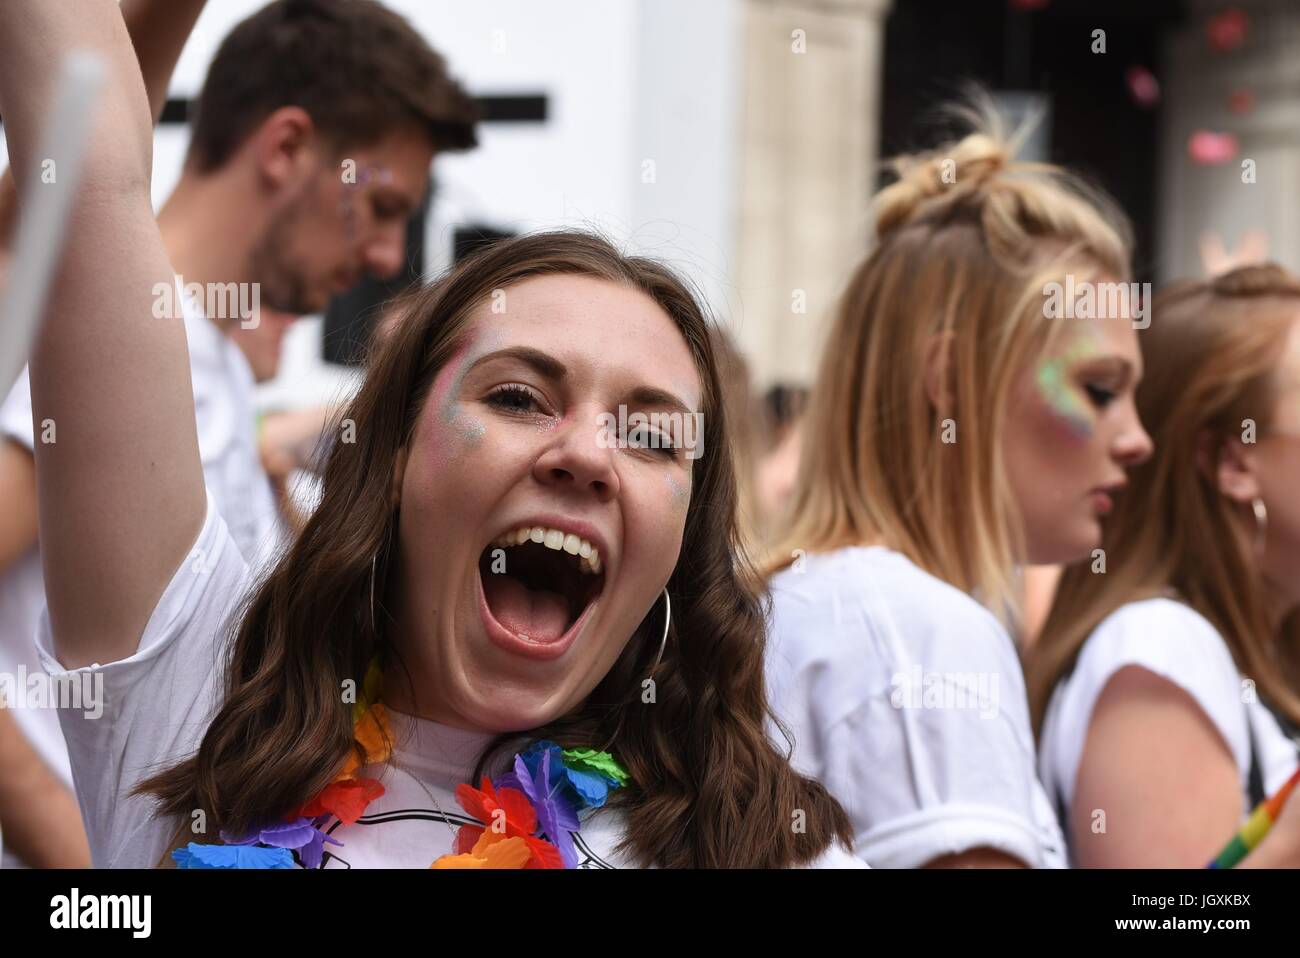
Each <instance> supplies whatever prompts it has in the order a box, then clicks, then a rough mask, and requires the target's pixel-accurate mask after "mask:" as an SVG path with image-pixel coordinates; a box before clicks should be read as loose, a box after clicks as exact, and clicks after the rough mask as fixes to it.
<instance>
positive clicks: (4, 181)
mask: <svg viewBox="0 0 1300 958" xmlns="http://www.w3.org/2000/svg"><path fill="white" fill-rule="evenodd" d="M205 6H207V0H122V19H123V21H125V23H126V30H127V33H129V34H130V35H131V42H132V44H134V46H135V56H136V60H137V62H138V63H139V64H140V72H141V73H142V74H144V88H145V92H146V93H147V94H148V95H149V111H150V112H151V113H152V114H153V121H154V122H155V123H157V122H158V118H159V117H161V116H162V111H163V106H164V105H165V104H166V103H167V88H168V86H170V85H171V80H172V74H173V73H174V72H175V71H176V61H178V60H179V59H180V57H181V51H182V50H183V49H184V48H185V41H186V40H188V39H189V36H190V32H191V31H192V30H193V29H194V24H195V22H196V21H197V20H198V19H199V14H201V13H202V12H203V8H204V7H205ZM17 218H18V190H17V189H16V188H15V186H14V177H13V173H12V172H11V171H10V170H7V169H6V170H5V171H4V175H3V176H0V255H3V253H4V252H6V251H7V250H8V248H9V244H10V243H11V242H12V239H13V229H14V225H15V223H16V222H17Z"/></svg>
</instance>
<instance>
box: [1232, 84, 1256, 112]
mask: <svg viewBox="0 0 1300 958" xmlns="http://www.w3.org/2000/svg"><path fill="white" fill-rule="evenodd" d="M1228 109H1230V110H1232V112H1233V113H1236V114H1238V115H1239V116H1241V115H1244V114H1247V113H1253V112H1254V111H1255V94H1253V93H1251V92H1250V91H1249V90H1233V91H1232V96H1230V97H1228Z"/></svg>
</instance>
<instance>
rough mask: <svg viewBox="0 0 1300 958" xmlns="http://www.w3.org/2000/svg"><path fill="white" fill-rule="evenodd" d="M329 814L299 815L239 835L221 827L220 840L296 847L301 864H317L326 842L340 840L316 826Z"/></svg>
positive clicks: (340, 843)
mask: <svg viewBox="0 0 1300 958" xmlns="http://www.w3.org/2000/svg"><path fill="white" fill-rule="evenodd" d="M328 818H329V816H328V815H322V816H320V817H319V818H317V819H315V820H314V821H313V820H312V819H310V818H299V819H296V820H295V821H292V822H277V823H276V824H274V825H268V826H266V827H264V828H261V829H258V830H257V831H255V832H252V833H251V834H248V835H243V836H238V837H236V836H233V835H230V834H228V833H227V832H224V831H223V832H222V833H221V840H222V841H223V842H225V843H226V844H227V845H235V846H243V845H256V844H258V843H260V844H263V845H270V846H271V847H272V848H277V849H295V850H297V852H298V855H299V857H300V858H301V859H302V865H303V867H304V868H319V867H320V863H321V860H322V859H323V858H324V857H325V843H326V842H329V843H330V844H331V845H342V844H343V843H342V842H341V841H339V840H338V839H335V838H330V836H328V835H326V834H325V833H324V832H323V831H321V829H320V828H319V827H318V826H320V825H324V824H325V822H326V820H327V819H328Z"/></svg>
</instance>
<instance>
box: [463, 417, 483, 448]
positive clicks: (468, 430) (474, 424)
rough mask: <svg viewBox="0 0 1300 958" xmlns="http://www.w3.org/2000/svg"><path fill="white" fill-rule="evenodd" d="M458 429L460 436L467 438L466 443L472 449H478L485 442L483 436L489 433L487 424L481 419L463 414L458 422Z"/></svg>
mask: <svg viewBox="0 0 1300 958" xmlns="http://www.w3.org/2000/svg"><path fill="white" fill-rule="evenodd" d="M456 431H457V432H458V433H459V434H460V437H461V438H462V439H464V440H465V445H466V446H467V447H468V448H470V449H477V448H478V447H479V446H480V445H482V443H483V437H484V436H485V435H487V426H485V425H484V424H483V421H482V420H480V419H475V418H474V417H473V416H462V417H461V418H460V420H459V422H458V424H457V427H456Z"/></svg>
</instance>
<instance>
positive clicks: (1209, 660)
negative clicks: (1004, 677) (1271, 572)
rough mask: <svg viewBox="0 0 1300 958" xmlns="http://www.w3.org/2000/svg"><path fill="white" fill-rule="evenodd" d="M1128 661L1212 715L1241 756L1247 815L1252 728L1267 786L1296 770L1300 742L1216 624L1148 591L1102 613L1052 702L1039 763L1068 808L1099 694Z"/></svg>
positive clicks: (1276, 784) (1052, 789)
mask: <svg viewBox="0 0 1300 958" xmlns="http://www.w3.org/2000/svg"><path fill="white" fill-rule="evenodd" d="M1127 666H1139V667H1141V668H1144V669H1146V670H1147V671H1149V672H1152V673H1154V674H1156V675H1159V676H1160V677H1161V678H1164V679H1166V680H1167V681H1169V682H1172V683H1173V684H1174V685H1176V686H1178V687H1179V688H1180V689H1182V690H1183V691H1184V692H1186V693H1187V694H1188V695H1190V696H1191V697H1192V699H1193V701H1195V702H1196V704H1197V705H1198V706H1200V708H1201V711H1203V712H1204V713H1205V715H1206V717H1208V718H1209V720H1210V721H1211V722H1213V723H1214V727H1215V728H1216V729H1218V732H1219V734H1220V735H1221V736H1223V740H1224V742H1225V743H1227V746H1228V749H1229V751H1230V752H1231V753H1232V757H1233V760H1234V761H1235V762H1236V763H1237V771H1238V774H1239V777H1240V779H1241V809H1242V818H1243V819H1244V818H1245V816H1246V815H1248V814H1249V813H1250V811H1251V803H1250V798H1249V794H1250V790H1249V784H1248V779H1249V775H1250V766H1251V738H1252V732H1253V736H1254V743H1255V756H1256V760H1257V761H1258V763H1259V766H1258V767H1259V771H1260V774H1261V776H1262V779H1263V785H1264V791H1265V793H1266V794H1268V795H1272V794H1273V793H1274V792H1275V791H1277V789H1279V788H1280V787H1281V786H1282V784H1283V783H1284V782H1285V781H1286V780H1287V779H1288V778H1290V777H1291V775H1292V774H1293V773H1294V772H1295V769H1296V764H1297V744H1296V743H1295V742H1292V741H1291V740H1290V739H1289V738H1288V737H1287V736H1286V734H1285V733H1284V732H1283V731H1282V729H1281V727H1280V726H1279V725H1278V723H1277V720H1276V719H1275V718H1274V717H1273V715H1272V713H1271V712H1269V710H1268V709H1267V708H1266V707H1265V706H1264V705H1262V704H1261V703H1260V702H1259V700H1258V696H1257V695H1256V694H1254V688H1253V685H1252V684H1250V683H1249V682H1248V681H1247V680H1246V679H1244V678H1243V677H1242V676H1241V674H1240V673H1239V672H1238V671H1237V666H1236V664H1235V663H1234V662H1233V659H1232V653H1231V652H1230V651H1229V650H1228V645H1227V643H1226V642H1224V640H1223V636H1221V635H1220V634H1219V632H1218V630H1217V629H1215V627H1214V626H1213V625H1211V624H1210V622H1209V620H1207V619H1206V618H1205V617H1204V616H1202V615H1201V614H1200V613H1198V612H1196V611H1195V610H1193V609H1192V608H1190V607H1189V606H1187V605H1185V604H1183V603H1182V602H1178V601H1175V600H1173V599H1165V598H1157V599H1145V600H1142V601H1140V602H1130V603H1128V604H1127V605H1124V606H1121V607H1120V608H1118V609H1116V610H1115V611H1114V612H1112V613H1111V614H1110V615H1109V616H1107V617H1106V618H1105V619H1103V620H1102V621H1101V623H1100V624H1099V625H1098V626H1097V628H1096V629H1094V630H1093V632H1092V634H1091V635H1090V636H1088V638H1087V640H1086V641H1085V642H1084V644H1083V646H1082V647H1081V648H1080V650H1079V656H1078V659H1077V661H1076V663H1075V666H1074V669H1073V670H1072V671H1071V672H1070V674H1069V675H1068V676H1066V677H1065V678H1064V679H1062V680H1061V681H1060V682H1059V683H1058V684H1057V686H1056V689H1055V690H1054V691H1053V693H1052V697H1051V699H1050V700H1049V702H1048V706H1047V712H1046V713H1045V716H1044V719H1043V729H1042V736H1041V740H1040V743H1039V771H1040V773H1041V775H1042V779H1043V784H1044V785H1045V786H1046V788H1047V790H1048V794H1049V795H1050V796H1053V798H1054V800H1059V802H1058V803H1059V805H1060V807H1061V808H1063V809H1069V808H1070V807H1071V804H1072V802H1073V799H1074V791H1075V782H1076V777H1077V775H1078V772H1079V763H1080V762H1081V761H1082V760H1083V749H1084V744H1085V743H1086V741H1087V738H1088V727H1089V725H1090V723H1091V720H1092V712H1093V709H1094V708H1095V707H1096V705H1097V699H1098V698H1100V696H1101V693H1102V690H1103V689H1105V687H1106V684H1107V683H1108V682H1109V681H1110V679H1111V676H1113V675H1114V674H1115V673H1116V672H1118V671H1119V670H1120V669H1123V668H1126V667H1127ZM1247 723H1249V725H1247ZM1067 824H1068V823H1067Z"/></svg>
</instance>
